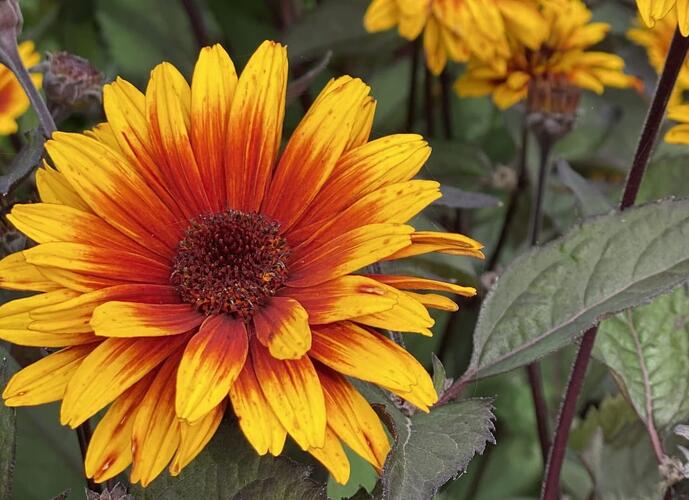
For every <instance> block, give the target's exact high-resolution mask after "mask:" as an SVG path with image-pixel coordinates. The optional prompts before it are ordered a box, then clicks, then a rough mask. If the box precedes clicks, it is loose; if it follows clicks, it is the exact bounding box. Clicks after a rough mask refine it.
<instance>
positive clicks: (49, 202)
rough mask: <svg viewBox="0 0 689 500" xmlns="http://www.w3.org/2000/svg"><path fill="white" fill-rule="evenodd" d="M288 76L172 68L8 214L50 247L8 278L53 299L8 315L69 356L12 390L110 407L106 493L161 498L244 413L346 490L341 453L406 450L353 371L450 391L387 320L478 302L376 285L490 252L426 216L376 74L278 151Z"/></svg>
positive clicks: (60, 149) (413, 387) (103, 470)
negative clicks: (392, 271) (171, 477)
mask: <svg viewBox="0 0 689 500" xmlns="http://www.w3.org/2000/svg"><path fill="white" fill-rule="evenodd" d="M286 80H287V54H286V49H285V48H284V47H283V46H281V45H279V44H276V43H273V42H265V43H264V44H263V45H261V47H260V48H259V49H258V50H257V51H256V52H255V53H254V55H253V56H252V57H251V59H250V60H249V62H248V63H247V66H246V68H245V69H244V71H243V72H242V73H241V76H240V77H239V78H238V77H237V74H236V72H235V69H234V66H233V64H232V61H231V60H230V58H229V56H228V55H227V53H226V52H225V51H224V50H223V49H222V48H221V47H220V46H215V47H213V48H207V49H204V50H203V51H202V52H201V55H200V57H199V59H198V62H197V64H196V67H195V70H194V74H193V79H192V82H191V85H189V84H188V83H187V82H186V81H185V79H184V77H183V76H182V75H181V74H180V73H179V72H178V71H177V70H176V69H175V68H174V67H173V66H171V65H170V64H166V63H163V64H161V65H159V66H158V67H156V68H155V69H154V70H153V72H152V74H151V79H150V82H149V84H148V87H147V89H146V92H145V94H144V93H141V92H139V91H138V90H137V89H136V88H134V87H133V86H132V85H131V84H129V83H127V82H126V81H123V80H119V79H118V80H117V81H115V82H114V83H112V84H110V85H107V86H106V87H105V89H104V93H103V96H104V108H105V115H106V117H107V121H106V122H105V123H104V124H102V125H100V126H98V127H96V129H94V130H93V131H89V132H87V133H86V134H77V133H55V134H54V136H53V138H52V140H50V141H48V142H47V144H46V150H47V152H48V154H49V155H50V158H51V159H52V161H53V162H54V165H55V166H56V170H55V169H52V168H50V167H48V166H45V167H44V168H42V169H40V170H39V171H38V173H37V177H36V180H37V184H38V189H39V194H40V196H41V203H36V204H30V205H19V206H16V207H14V209H13V210H12V213H11V215H10V216H9V219H10V220H11V222H12V223H13V224H14V225H15V226H16V227H17V228H18V229H19V230H20V231H22V232H23V233H25V234H26V235H27V236H28V237H30V238H31V239H33V240H35V241H36V242H37V243H38V244H37V245H36V246H34V247H33V248H30V249H28V250H25V251H23V252H20V253H16V254H13V255H10V256H9V257H6V258H5V259H4V260H3V261H2V262H0V284H1V285H2V286H3V287H5V288H9V289H15V290H35V291H38V292H43V293H40V294H37V295H33V296H31V297H28V298H21V299H18V300H15V301H13V302H10V303H8V304H6V305H4V306H2V307H0V338H2V339H5V340H8V341H11V342H14V343H17V344H22V345H29V346H44V347H57V348H62V349H61V350H58V351H56V352H54V353H51V354H50V355H48V356H47V357H45V358H44V359H42V360H40V361H38V362H37V363H35V364H34V365H31V366H29V367H27V368H25V369H23V370H22V371H20V372H19V373H17V374H16V375H15V376H14V377H13V378H12V379H11V380H10V382H9V384H8V385H7V387H6V389H5V391H4V393H3V397H4V398H5V401H6V403H7V404H8V405H10V406H20V405H35V404H41V403H46V402H49V401H56V400H62V405H61V421H62V423H63V424H65V425H69V426H71V427H76V426H78V425H79V424H81V423H82V422H84V421H85V420H86V419H88V418H90V417H92V416H94V415H95V414H96V413H98V412H99V411H101V410H102V409H104V408H105V407H106V406H108V405H110V406H109V409H108V410H107V411H106V412H105V414H104V416H103V418H102V419H101V420H100V422H99V423H98V426H97V428H96V429H95V432H94V434H93V438H92V440H91V443H90V446H89V448H88V453H87V455H86V464H85V465H86V473H87V475H88V476H89V477H93V478H94V479H95V480H96V481H104V480H106V479H108V478H111V477H113V476H115V475H116V474H118V473H119V472H121V471H122V470H123V469H125V468H126V467H127V466H128V465H129V464H130V463H131V464H132V468H131V479H132V481H133V482H141V483H142V484H144V485H146V484H148V483H149V482H150V481H152V480H153V479H154V478H155V477H156V476H157V475H158V474H159V473H160V472H161V471H162V470H163V469H164V468H165V467H166V466H167V465H168V464H169V470H170V472H171V473H172V474H178V473H179V472H180V470H181V469H182V468H183V467H185V465H187V464H188V463H189V462H190V461H191V460H192V459H193V458H194V456H195V455H197V454H198V453H199V452H200V451H201V449H202V448H203V447H204V446H205V445H206V443H207V442H208V441H209V440H210V439H211V437H212V436H213V433H214V432H215V430H216V428H217V427H218V425H219V423H220V420H221V418H222V416H223V414H224V413H225V411H231V410H230V409H233V411H234V414H235V415H236V416H237V417H238V421H239V426H240V427H241V429H242V430H243V432H244V434H245V435H246V438H247V440H248V441H249V442H250V443H251V445H252V446H253V447H254V448H255V449H256V451H257V452H258V453H260V454H265V453H268V452H270V453H272V454H273V455H278V454H279V453H280V452H281V451H282V449H283V445H284V443H285V438H286V436H287V435H290V436H291V437H292V438H293V439H294V441H295V442H296V443H297V444H298V445H299V446H300V447H301V448H303V449H304V450H307V451H308V452H310V453H311V454H313V455H314V456H315V457H316V458H317V459H318V460H320V461H321V462H322V463H323V464H324V465H325V466H326V467H327V468H328V469H329V470H330V472H331V473H332V475H333V477H334V478H335V479H336V480H337V481H340V482H345V481H346V480H347V478H348V475H349V463H348V460H347V458H346V456H345V454H344V452H343V448H342V444H341V442H344V443H345V444H347V445H348V446H349V447H350V448H351V449H352V450H354V451H355V452H357V453H358V454H360V455H361V456H362V457H364V458H365V459H366V460H368V461H369V462H370V463H371V464H373V466H374V467H376V468H377V469H380V468H381V467H382V465H383V461H384V459H385V456H386V454H387V452H388V449H389V444H388V438H387V437H386V433H385V432H384V430H383V427H382V425H381V422H380V421H379V420H378V417H377V416H376V414H375V413H374V412H373V410H372V409H371V407H370V406H369V405H368V403H367V402H366V400H365V399H364V398H363V397H362V396H361V395H360V394H359V393H358V392H357V390H356V389H355V388H354V386H353V385H352V384H351V383H350V381H348V379H347V378H346V377H355V378H358V379H361V380H365V381H368V382H372V383H375V384H378V385H379V386H381V387H383V388H385V389H387V390H389V391H391V392H393V393H394V394H397V395H398V396H400V397H401V398H403V399H405V400H406V401H408V402H409V403H411V404H413V405H415V406H416V407H417V408H419V409H421V410H424V411H428V409H429V407H430V406H431V405H432V404H434V403H435V401H436V399H437V395H436V393H435V391H434V389H433V384H432V383H431V380H430V378H429V376H428V374H427V372H426V371H425V370H424V369H423V367H422V366H421V365H420V364H419V363H418V362H417V361H416V360H415V359H414V358H413V357H412V356H411V355H410V354H408V353H407V352H406V351H405V350H404V349H402V348H401V347H399V346H398V345H397V344H395V343H393V342H392V341H390V340H388V338H386V337H385V336H383V335H382V334H380V333H378V331H377V329H378V328H382V329H391V330H397V331H403V332H416V333H420V334H422V335H430V330H429V328H430V327H431V326H432V325H433V320H432V319H431V317H430V316H429V313H428V310H427V308H428V307H431V308H437V309H441V310H455V309H456V304H455V303H454V302H453V301H452V300H450V299H449V298H448V297H446V296H444V295H441V294H438V293H437V292H438V291H441V292H450V293H455V294H459V295H465V296H471V295H473V294H474V293H475V290H474V289H473V288H470V287H462V286H459V285H455V284H450V283H443V282H438V281H433V280H429V279H422V278H418V277H412V276H397V275H387V274H380V273H379V274H376V275H373V274H368V275H366V274H357V273H363V270H365V269H366V268H367V267H369V266H370V265H372V264H374V263H376V262H378V261H389V260H394V259H402V258H406V257H411V256H414V255H419V254H424V253H427V252H443V253H447V254H451V255H462V256H474V257H479V258H481V257H482V253H481V250H480V249H481V245H480V244H479V243H477V242H476V241H474V240H471V239H470V238H467V237H465V236H462V235H458V234H451V233H435V232H426V231H415V230H414V228H413V227H411V226H409V225H407V224H406V222H407V221H408V220H409V219H410V218H411V217H413V216H414V215H415V214H417V213H418V212H419V211H420V210H422V209H423V208H424V207H426V206H427V205H428V204H430V203H431V202H432V201H433V200H435V199H437V198H438V197H439V196H440V192H439V185H438V184H437V183H436V182H433V181H428V180H412V177H413V176H414V175H415V174H416V173H417V172H418V171H419V169H420V168H421V166H422V165H423V164H424V162H425V160H426V159H427V157H428V155H429V153H430V150H429V147H428V145H427V143H426V142H424V141H423V140H422V138H421V137H419V136H417V135H393V136H388V137H384V138H381V139H377V140H372V141H369V133H370V130H371V123H372V121H373V114H374V109H375V101H374V100H373V99H372V97H370V96H369V91H370V89H369V87H367V86H366V85H365V84H364V83H363V82H362V81H361V80H358V79H353V78H350V77H346V76H345V77H341V78H338V79H336V80H333V81H331V82H329V83H328V85H327V86H326V87H325V89H324V90H323V91H322V92H321V94H320V95H319V96H318V98H317V99H316V100H315V102H314V103H313V106H312V107H311V109H310V110H309V111H308V113H307V114H306V115H305V116H304V118H303V120H302V121H301V123H300V124H299V126H298V127H297V128H296V130H295V131H294V133H293V134H292V136H291V138H290V140H289V141H288V142H287V144H286V146H285V147H284V150H282V152H279V149H280V144H281V135H282V122H283V116H284V112H285V92H286ZM419 290H431V291H435V292H432V293H420V292H419ZM230 452H231V450H228V453H230Z"/></svg>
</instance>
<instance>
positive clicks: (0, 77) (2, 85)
mask: <svg viewBox="0 0 689 500" xmlns="http://www.w3.org/2000/svg"><path fill="white" fill-rule="evenodd" d="M19 57H21V59H22V62H23V63H24V66H26V67H27V68H31V67H32V66H35V65H36V64H38V63H39V62H40V60H41V56H40V54H39V53H38V52H36V51H35V50H34V43H33V42H30V41H27V42H23V43H21V44H19ZM31 80H32V81H33V83H34V85H36V87H40V85H41V81H42V80H43V76H42V75H40V74H38V73H32V74H31ZM28 109H29V98H28V97H27V96H26V94H25V93H24V89H23V88H22V86H21V85H20V84H19V82H18V81H17V78H16V77H15V76H14V73H12V71H10V70H9V69H8V68H7V67H6V66H3V65H2V64H0V135H9V134H13V133H15V132H16V131H17V129H18V125H17V118H19V117H20V116H22V115H23V114H24V113H26V111H27V110H28Z"/></svg>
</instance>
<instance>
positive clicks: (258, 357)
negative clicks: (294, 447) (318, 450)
mask: <svg viewBox="0 0 689 500" xmlns="http://www.w3.org/2000/svg"><path fill="white" fill-rule="evenodd" d="M251 357H252V360H253V363H254V369H255V371H256V378H257V379H258V383H259V385H260V386H261V390H262V391H263V394H264V396H265V398H266V400H268V403H269V404H270V406H271V408H272V409H273V411H274V412H275V415H276V416H277V418H278V420H279V421H280V423H281V424H282V426H283V427H284V428H285V430H286V431H287V432H288V433H289V434H290V436H292V437H293V438H294V440H295V441H296V442H297V444H298V445H299V446H301V448H302V449H304V450H306V449H308V448H310V447H322V446H323V445H324V443H325V401H324V399H323V390H322V389H321V384H320V382H319V381H318V375H317V374H316V370H315V369H314V367H313V364H312V363H311V360H310V359H309V357H308V356H303V357H302V358H301V359H286V360H279V359H275V358H273V357H272V356H271V355H270V352H268V349H266V348H265V347H263V346H262V345H261V344H260V343H259V342H256V341H254V342H253V343H252V344H251Z"/></svg>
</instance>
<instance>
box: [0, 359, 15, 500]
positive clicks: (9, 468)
mask: <svg viewBox="0 0 689 500" xmlns="http://www.w3.org/2000/svg"><path fill="white" fill-rule="evenodd" d="M8 380H9V370H8V366H7V359H6V358H3V359H0V387H1V388H4V387H5V386H6V385H7V381H8ZM15 420H16V415H15V411H14V408H9V407H8V406H5V404H4V403H2V402H0V500H10V499H11V498H12V475H13V474H12V473H13V471H14V449H15V431H16V427H15Z"/></svg>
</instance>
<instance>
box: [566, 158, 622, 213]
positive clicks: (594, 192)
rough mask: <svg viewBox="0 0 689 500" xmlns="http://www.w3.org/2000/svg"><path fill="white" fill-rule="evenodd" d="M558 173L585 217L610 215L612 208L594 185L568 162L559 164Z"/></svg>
mask: <svg viewBox="0 0 689 500" xmlns="http://www.w3.org/2000/svg"><path fill="white" fill-rule="evenodd" d="M557 173H558V176H559V177H560V180H561V181H562V183H563V184H564V185H565V186H567V187H568V188H569V189H571V190H572V192H573V193H574V196H575V197H576V199H577V201H578V202H579V208H581V212H582V213H583V214H584V215H585V216H589V215H597V214H604V213H608V212H610V211H611V210H612V206H611V205H610V203H609V202H608V200H607V199H605V196H603V195H602V194H601V193H600V192H599V191H598V189H596V187H595V186H594V185H593V184H590V183H589V182H588V181H587V180H586V179H584V178H583V177H582V176H581V175H579V173H578V172H577V171H575V170H574V169H572V167H570V166H569V163H567V161H566V160H562V159H561V160H560V161H558V162H557Z"/></svg>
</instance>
